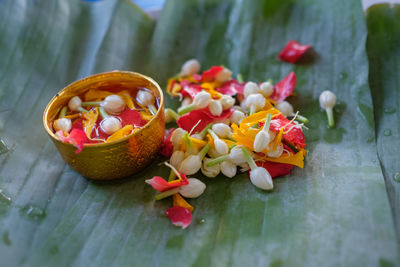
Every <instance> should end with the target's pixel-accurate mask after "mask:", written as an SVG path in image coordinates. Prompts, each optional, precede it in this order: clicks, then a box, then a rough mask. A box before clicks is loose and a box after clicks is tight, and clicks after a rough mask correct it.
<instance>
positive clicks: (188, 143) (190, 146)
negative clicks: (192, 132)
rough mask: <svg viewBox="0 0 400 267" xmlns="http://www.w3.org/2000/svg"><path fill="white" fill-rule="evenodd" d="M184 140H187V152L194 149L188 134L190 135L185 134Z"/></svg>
mask: <svg viewBox="0 0 400 267" xmlns="http://www.w3.org/2000/svg"><path fill="white" fill-rule="evenodd" d="M183 139H184V140H185V144H186V151H188V150H189V149H191V148H192V140H190V138H189V134H188V133H185V134H184V135H183Z"/></svg>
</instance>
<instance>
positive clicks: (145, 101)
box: [136, 90, 157, 115]
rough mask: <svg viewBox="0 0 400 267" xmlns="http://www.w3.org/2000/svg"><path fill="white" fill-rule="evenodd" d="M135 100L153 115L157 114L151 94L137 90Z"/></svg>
mask: <svg viewBox="0 0 400 267" xmlns="http://www.w3.org/2000/svg"><path fill="white" fill-rule="evenodd" d="M136 99H137V101H138V102H139V103H140V104H142V105H144V106H146V107H147V108H148V109H149V110H150V112H151V113H152V114H153V115H154V114H156V113H157V109H156V107H155V106H154V101H155V98H154V96H153V94H151V93H149V92H147V91H144V90H139V92H138V93H137V95H136Z"/></svg>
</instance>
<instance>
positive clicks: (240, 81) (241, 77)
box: [237, 73, 244, 83]
mask: <svg viewBox="0 0 400 267" xmlns="http://www.w3.org/2000/svg"><path fill="white" fill-rule="evenodd" d="M237 81H238V82H239V83H243V82H244V80H243V75H242V74H241V73H238V75H237Z"/></svg>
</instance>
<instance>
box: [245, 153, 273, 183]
mask: <svg viewBox="0 0 400 267" xmlns="http://www.w3.org/2000/svg"><path fill="white" fill-rule="evenodd" d="M242 152H243V155H244V157H245V158H246V160H247V163H248V164H249V167H250V169H251V170H250V181H251V183H252V184H253V185H255V186H256V187H258V188H261V189H263V190H270V189H273V188H274V184H273V182H272V178H271V175H270V174H269V172H268V171H267V170H266V169H264V168H262V167H257V165H256V163H255V162H254V159H253V158H252V157H251V155H250V153H249V151H248V150H247V149H246V148H244V147H243V148H242Z"/></svg>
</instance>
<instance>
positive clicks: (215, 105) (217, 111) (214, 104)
mask: <svg viewBox="0 0 400 267" xmlns="http://www.w3.org/2000/svg"><path fill="white" fill-rule="evenodd" d="M208 108H209V109H210V112H211V114H213V115H214V116H220V115H221V114H222V111H223V110H222V105H221V102H219V101H218V100H211V102H210V103H209V104H208Z"/></svg>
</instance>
